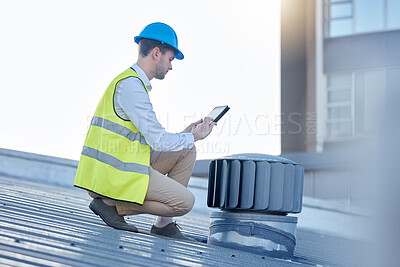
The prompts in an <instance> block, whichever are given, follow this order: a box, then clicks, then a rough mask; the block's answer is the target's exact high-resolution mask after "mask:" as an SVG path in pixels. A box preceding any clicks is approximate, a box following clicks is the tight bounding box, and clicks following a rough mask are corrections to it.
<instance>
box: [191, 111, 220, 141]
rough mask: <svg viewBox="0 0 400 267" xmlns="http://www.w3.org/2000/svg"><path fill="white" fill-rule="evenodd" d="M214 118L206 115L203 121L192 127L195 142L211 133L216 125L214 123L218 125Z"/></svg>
mask: <svg viewBox="0 0 400 267" xmlns="http://www.w3.org/2000/svg"><path fill="white" fill-rule="evenodd" d="M212 120H213V119H212V118H210V117H206V118H204V120H203V121H202V122H201V123H198V124H197V125H196V126H195V127H193V128H192V131H191V132H192V134H193V136H194V141H195V142H196V141H198V140H203V139H204V138H206V137H207V136H208V135H209V134H210V133H211V131H212V128H213V127H214V125H216V123H215V122H212ZM211 122H212V123H211ZM210 123H211V124H210Z"/></svg>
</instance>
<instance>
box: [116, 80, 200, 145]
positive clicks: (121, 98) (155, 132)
mask: <svg viewBox="0 0 400 267" xmlns="http://www.w3.org/2000/svg"><path fill="white" fill-rule="evenodd" d="M115 104H116V106H119V107H120V109H122V110H123V112H124V113H125V114H126V115H127V116H128V117H129V119H130V120H131V121H132V123H133V124H134V125H135V126H136V128H137V129H138V130H139V131H140V132H141V133H142V135H143V136H144V138H145V139H146V141H147V143H148V144H149V145H150V146H151V148H153V149H154V150H155V151H178V150H181V149H184V148H192V147H193V145H194V137H193V134H191V133H169V132H167V131H165V129H164V127H162V126H161V124H160V123H159V122H158V120H157V117H156V114H155V112H154V111H153V105H152V104H151V102H150V98H149V95H148V94H147V92H146V90H145V89H144V87H143V84H142V82H141V81H140V80H139V79H138V78H136V77H129V78H127V79H125V80H123V81H121V82H120V83H119V85H118V87H117V92H116V98H115Z"/></svg>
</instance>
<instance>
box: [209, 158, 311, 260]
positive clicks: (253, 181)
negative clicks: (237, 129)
mask: <svg viewBox="0 0 400 267" xmlns="http://www.w3.org/2000/svg"><path fill="white" fill-rule="evenodd" d="M303 179H304V168H303V166H301V165H299V164H296V163H295V162H293V161H291V160H288V159H285V158H282V157H276V156H270V155H262V154H237V155H232V156H229V157H225V158H221V159H217V160H214V161H211V163H210V169H209V180H208V198H207V205H208V206H209V207H213V208H219V209H221V211H220V212H212V213H211V217H210V218H211V224H210V232H209V237H208V243H209V244H214V245H220V246H225V247H231V248H235V249H240V250H246V251H251V252H255V253H260V254H265V255H268V256H272V257H291V256H293V251H294V247H295V244H296V237H295V235H296V225H297V218H296V217H289V216H286V215H287V214H288V213H299V212H301V206H302V195H303Z"/></svg>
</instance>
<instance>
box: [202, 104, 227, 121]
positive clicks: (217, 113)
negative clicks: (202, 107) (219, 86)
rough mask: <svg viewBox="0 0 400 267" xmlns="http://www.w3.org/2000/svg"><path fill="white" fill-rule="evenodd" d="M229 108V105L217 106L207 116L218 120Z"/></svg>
mask: <svg viewBox="0 0 400 267" xmlns="http://www.w3.org/2000/svg"><path fill="white" fill-rule="evenodd" d="M228 110H229V107H228V106H219V107H215V108H214V109H213V110H212V111H211V112H210V114H208V116H207V117H210V118H212V119H213V121H215V122H217V121H218V120H219V119H220V118H221V117H222V116H223V115H224V114H225V113H226V112H227V111H228Z"/></svg>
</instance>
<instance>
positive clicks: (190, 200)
mask: <svg viewBox="0 0 400 267" xmlns="http://www.w3.org/2000/svg"><path fill="white" fill-rule="evenodd" d="M185 192H186V193H185V194H184V195H183V196H182V199H181V201H180V203H179V205H177V206H176V207H175V209H174V210H175V215H174V216H183V215H185V214H187V213H188V212H189V211H191V210H192V208H193V206H194V202H195V197H194V195H193V193H192V192H190V191H189V190H186V191H185Z"/></svg>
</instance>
